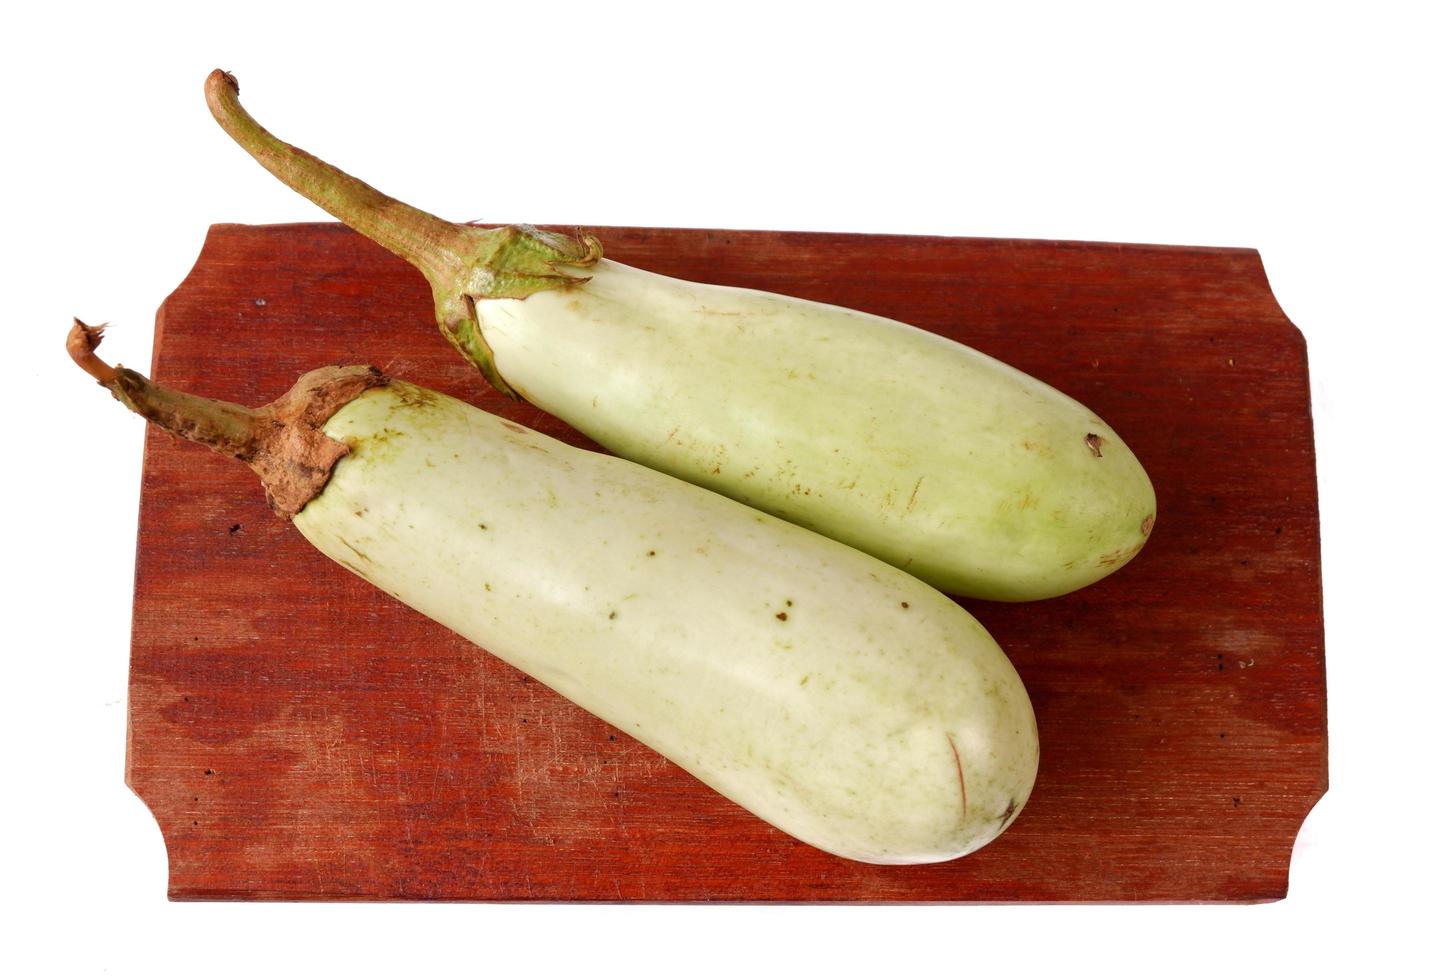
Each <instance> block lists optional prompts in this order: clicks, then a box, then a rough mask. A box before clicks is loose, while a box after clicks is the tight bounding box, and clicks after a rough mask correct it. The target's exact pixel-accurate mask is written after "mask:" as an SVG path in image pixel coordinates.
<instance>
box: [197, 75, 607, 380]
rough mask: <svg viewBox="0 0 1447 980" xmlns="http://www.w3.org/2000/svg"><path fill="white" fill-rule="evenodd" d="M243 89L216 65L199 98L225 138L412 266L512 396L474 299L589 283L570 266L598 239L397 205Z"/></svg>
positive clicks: (445, 318) (448, 328)
mask: <svg viewBox="0 0 1447 980" xmlns="http://www.w3.org/2000/svg"><path fill="white" fill-rule="evenodd" d="M240 91H241V89H240V86H239V85H238V84H237V82H236V79H235V78H234V77H233V76H232V75H230V74H228V73H227V72H224V71H221V70H220V69H219V68H218V69H217V70H216V71H213V72H212V73H211V75H210V77H209V78H207V79H206V104H207V105H208V106H209V107H210V108H211V114H212V115H213V116H215V117H216V121H217V122H218V123H220V124H221V128H222V129H224V130H226V133H227V135H229V136H230V137H231V138H232V139H233V140H235V141H236V142H237V143H238V144H239V145H240V146H241V148H242V149H244V150H245V151H246V152H247V153H250V154H251V155H252V157H254V158H255V159H256V161H257V162H258V163H260V164H261V165H262V166H263V167H265V168H266V169H267V170H269V171H270V172H271V173H272V174H274V175H275V176H276V177H277V178H278V179H280V180H281V181H282V183H284V184H286V185H287V186H288V187H290V188H291V189H292V190H294V191H296V192H297V193H299V194H301V195H302V196H303V197H305V198H307V199H308V200H310V201H312V202H314V203H315V204H317V205H319V206H321V207H322V208H324V209H326V210H327V211H328V212H330V213H331V214H332V215H333V216H334V217H337V218H340V219H341V220H342V221H343V222H345V223H346V224H348V225H350V226H351V227H352V228H354V229H356V230H357V231H359V232H361V233H362V234H364V235H366V236H367V237H368V238H370V239H372V240H373V241H375V242H377V243H378V244H379V245H381V246H383V247H384V248H386V249H388V250H390V251H392V252H393V253H395V254H397V255H399V256H401V257H402V258H404V259H406V260H407V261H408V262H411V263H412V264H413V265H414V266H416V267H417V269H418V270H419V271H421V273H422V274H423V275H424V276H426V277H427V281H428V282H429V283H430V284H431V286H432V297H433V303H434V304H435V307H436V311H435V312H436V315H437V325H438V327H440V328H441V330H442V334H443V336H445V337H446V338H447V340H448V342H449V343H451V344H452V346H453V347H455V348H456V349H457V350H458V352H460V353H461V354H462V356H463V357H466V358H467V359H468V360H470V361H472V363H473V364H474V365H475V366H476V367H477V369H478V370H479V371H481V372H482V374H483V377H485V378H487V380H488V381H489V382H491V383H492V385H493V386H494V387H496V388H497V389H498V390H499V391H501V392H502V393H503V394H506V395H510V396H513V397H516V396H517V393H516V392H515V391H513V389H512V387H511V386H510V385H509V384H508V383H507V381H506V380H505V379H504V378H503V376H502V374H501V372H500V371H499V370H498V367H497V364H496V362H495V360H494V358H493V353H492V349H491V348H490V347H489V346H488V344H487V340H486V338H485V337H484V336H483V331H482V324H481V322H480V321H479V320H478V316H477V310H476V307H475V304H476V302H478V301H479V300H486V299H526V298H527V297H528V296H531V295H532V294H533V293H536V292H540V291H542V290H547V289H566V288H568V287H570V286H577V285H581V284H582V283H585V282H587V281H588V277H587V276H580V275H577V274H576V273H575V272H573V271H571V270H573V269H577V268H581V267H586V266H590V265H592V264H594V263H595V262H597V261H598V259H599V258H601V257H602V255H603V248H602V246H601V245H600V244H599V243H598V240H597V239H596V238H594V237H592V236H591V235H583V236H581V238H579V239H574V238H570V237H568V236H567V235H561V234H558V233H556V232H547V231H539V230H538V229H537V228H533V227H531V226H530V225H510V226H507V227H503V228H477V227H474V226H472V225H461V224H454V223H452V222H450V221H444V220H442V219H441V218H438V217H437V216H435V215H431V214H428V213H427V212H426V211H421V210H418V209H417V208H414V207H412V206H411V205H408V204H403V203H402V202H401V201H397V200H394V199H392V198H390V197H388V196H387V195H386V194H383V193H382V192H381V191H379V190H377V189H376V188H375V187H372V186H370V185H368V184H364V183H362V182H361V181H360V180H358V179H357V178H355V177H352V176H351V175H349V174H346V173H343V172H342V171H341V170H339V169H337V168H336V167H334V166H332V165H331V164H329V163H326V162H324V161H322V160H318V159H317V158H316V157H314V156H312V155H311V154H310V153H307V152H306V151H304V150H300V149H297V148H296V147H295V146H292V145H291V144H289V143H285V142H282V141H281V140H279V139H277V138H276V137H275V136H273V135H272V134H271V133H269V132H267V131H266V129H264V128H263V127H262V126H261V124H260V123H258V122H257V121H256V120H255V119H253V118H251V115H250V114H249V113H247V111H246V110H245V109H243V108H242V107H241V102H240V99H239V95H240Z"/></svg>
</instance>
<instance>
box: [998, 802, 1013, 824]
mask: <svg viewBox="0 0 1447 980" xmlns="http://www.w3.org/2000/svg"><path fill="white" fill-rule="evenodd" d="M1016 806H1017V804H1016V803H1015V799H1014V797H1011V798H1010V802H1009V803H1008V804H1006V806H1005V812H1004V813H1002V814H1000V826H1001V827H1003V826H1005V824H1006V823H1008V822H1009V820H1010V818H1011V817H1013V816H1014V815H1015V809H1016Z"/></svg>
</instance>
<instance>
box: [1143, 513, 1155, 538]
mask: <svg viewBox="0 0 1447 980" xmlns="http://www.w3.org/2000/svg"><path fill="white" fill-rule="evenodd" d="M1155 526H1156V515H1155V514H1152V515H1150V516H1149V517H1147V518H1146V519H1145V520H1143V521H1141V536H1142V537H1147V538H1148V537H1150V535H1151V529H1152V528H1154V527H1155Z"/></svg>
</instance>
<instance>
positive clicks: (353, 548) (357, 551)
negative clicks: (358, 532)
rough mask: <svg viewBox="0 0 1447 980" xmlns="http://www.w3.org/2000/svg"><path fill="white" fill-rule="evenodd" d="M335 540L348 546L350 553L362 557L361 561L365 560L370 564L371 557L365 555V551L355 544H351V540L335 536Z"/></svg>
mask: <svg viewBox="0 0 1447 980" xmlns="http://www.w3.org/2000/svg"><path fill="white" fill-rule="evenodd" d="M337 540H338V541H340V542H341V543H342V544H344V545H346V546H347V547H348V548H350V549H351V551H352V554H354V555H356V556H357V557H358V558H360V559H362V561H364V562H367V563H368V564H372V559H371V558H370V557H369V556H368V555H367V553H366V552H364V551H362V549H360V548H358V547H357V546H356V545H354V544H352V542H350V541H348V540H347V539H346V538H337Z"/></svg>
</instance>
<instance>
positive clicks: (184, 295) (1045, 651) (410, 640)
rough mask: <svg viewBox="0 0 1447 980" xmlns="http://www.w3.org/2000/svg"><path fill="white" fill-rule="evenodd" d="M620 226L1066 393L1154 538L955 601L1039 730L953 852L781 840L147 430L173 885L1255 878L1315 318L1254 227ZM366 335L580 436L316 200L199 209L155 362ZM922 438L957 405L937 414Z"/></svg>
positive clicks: (1145, 884)
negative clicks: (1133, 482)
mask: <svg viewBox="0 0 1447 980" xmlns="http://www.w3.org/2000/svg"><path fill="white" fill-rule="evenodd" d="M589 230H591V231H594V232H595V233H597V234H598V235H599V236H600V237H601V238H602V239H603V241H604V243H605V245H606V247H607V250H608V254H609V255H610V256H611V257H613V258H616V259H619V260H621V261H624V262H628V263H631V264H635V265H639V266H642V267H644V268H648V269H652V270H654V271H658V272H662V273H667V274H671V275H676V276H681V277H684V278H691V279H699V280H704V281H709V282H718V283H726V284H732V285H740V286H751V287H758V288H766V289H771V290H775V291H778V292H783V293H789V294H793V295H797V296H804V297H808V298H812V299H819V300H824V301H828V302H833V303H839V304H843V305H846V306H851V307H856V308H859V309H863V310H868V311H870V312H874V313H879V314H883V315H885V316H891V317H895V318H898V319H901V320H905V321H907V322H910V323H914V324H917V325H919V326H921V327H924V328H926V329H929V330H933V331H936V332H938V333H942V334H945V335H947V336H950V337H953V338H955V339H958V340H960V341H963V342H965V343H968V344H970V345H972V346H974V347H977V348H979V349H980V350H983V351H985V352H986V353H989V354H992V355H994V356H996V357H999V358H1001V359H1003V360H1005V361H1007V362H1009V363H1011V364H1013V365H1015V366H1016V367H1018V368H1021V369H1022V370H1024V371H1027V372H1029V373H1030V374H1033V375H1035V376H1036V377H1039V378H1041V379H1042V380H1044V381H1046V382H1048V383H1050V384H1052V385H1054V386H1056V387H1058V388H1060V389H1061V390H1063V391H1065V392H1066V393H1068V394H1070V395H1072V396H1074V397H1076V398H1078V399H1080V400H1081V401H1083V402H1085V403H1086V404H1088V405H1090V406H1091V407H1092V409H1094V410H1095V411H1096V412H1097V413H1099V414H1100V415H1101V416H1102V417H1103V418H1105V419H1106V420H1107V421H1109V422H1110V424H1111V426H1112V427H1113V428H1115V429H1116V430H1117V431H1118V432H1120V433H1121V435H1122V436H1123V437H1124V438H1126V439H1127V440H1128V441H1129V443H1130V445H1131V446H1132V448H1133V449H1134V450H1135V452H1136V454H1137V456H1139V458H1140V459H1141V461H1142V463H1143V464H1144V465H1145V467H1146V469H1147V471H1148V472H1149V473H1150V474H1151V477H1152V479H1153V481H1154V482H1155V486H1156V491H1157V494H1158V497H1159V508H1160V516H1159V520H1158V522H1157V525H1156V529H1155V531H1154V533H1153V535H1152V537H1151V540H1150V543H1149V545H1148V546H1147V547H1146V549H1145V551H1144V553H1142V554H1141V556H1140V557H1138V558H1137V559H1136V560H1135V561H1133V562H1132V563H1131V564H1130V565H1129V566H1127V567H1126V568H1125V569H1124V570H1122V571H1121V572H1119V573H1117V574H1115V575H1113V576H1111V577H1110V578H1108V579H1106V580H1105V581H1104V582H1101V583H1100V584H1098V585H1095V586H1092V587H1090V588H1087V589H1085V590H1083V591H1081V592H1078V593H1075V594H1074V595H1071V596H1067V597H1064V598H1061V599H1054V600H1050V601H1047V602H1039V603H1029V604H1025V605H1004V604H992V603H984V602H967V603H966V605H967V606H968V608H969V609H970V610H971V611H972V612H974V613H975V614H976V615H977V616H978V617H979V618H980V619H981V620H982V621H983V622H984V623H985V625H986V626H987V627H988V628H989V629H990V631H991V632H992V633H993V634H994V636H995V637H996V638H997V639H998V640H999V642H1000V643H1001V645H1002V646H1003V647H1004V648H1005V650H1006V652H1007V653H1008V654H1009V655H1010V657H1011V658H1012V660H1013V661H1014V662H1015V664H1016V666H1017V668H1018V669H1019V671H1020V674H1021V676H1022V677H1023V679H1024V681H1025V684H1026V686H1027V687H1028V689H1029V691H1030V694H1031V697H1032V699H1033V701H1034V704H1035V709H1036V713H1037V715H1038V719H1039V725H1040V741H1041V746H1042V758H1041V768H1040V775H1039V780H1038V782H1037V784H1036V787H1035V791H1034V795H1033V796H1032V798H1031V800H1030V803H1029V805H1028V806H1027V807H1026V808H1025V810H1024V812H1023V814H1022V815H1021V817H1020V818H1019V819H1018V821H1017V822H1016V823H1015V825H1014V826H1013V827H1012V828H1011V829H1010V830H1009V831H1008V832H1007V833H1006V834H1005V835H1004V836H1003V837H1001V838H1000V839H999V840H997V841H996V842H995V843H993V844H991V845H990V846H989V847H987V848H985V849H984V850H982V851H980V852H978V853H976V854H974V855H971V856H969V857H967V858H964V859H961V860H958V861H953V862H948V863H945V864H940V865H929V866H920V867H904V868H897V867H875V866H870V865H863V864H856V863H852V862H849V861H845V860H842V859H839V858H834V857H831V856H829V855H827V854H824V853H822V852H819V851H816V850H813V849H812V848H809V847H807V846H805V845H803V844H799V843H797V842H795V841H793V840H792V839H790V838H788V837H787V836H785V835H784V834H782V833H780V832H778V831H776V830H774V829H773V828H771V827H769V826H768V825H766V824H764V823H763V822H762V821H759V820H757V819H756V818H754V817H752V816H750V815H749V814H748V813H746V812H744V811H743V810H741V809H740V808H738V807H737V806H735V805H734V804H732V803H730V802H729V801H727V800H725V799H723V798H722V797H720V796H718V795H717V794H715V793H713V792H712V791H711V790H709V789H707V788H705V787H704V786H703V785H702V784H701V783H699V782H697V781H696V780H694V779H693V778H692V777H690V776H688V775H687V774H685V773H684V772H683V771H682V770H680V769H678V768H676V767H675V766H673V765H672V764H671V763H669V762H667V761H665V760H664V759H662V758H661V757H659V756H657V755H656V754H654V753H653V752H652V751H650V750H648V749H646V748H644V747H643V746H641V745H639V744H638V743H636V742H634V741H633V740H631V739H630V738H628V737H627V736H626V735H623V734H622V733H620V732H618V731H616V730H614V729H612V728H611V727H609V726H608V725H606V724H604V723H603V722H601V721H598V720H597V719H595V718H593V717H591V716H589V715H587V714H586V713H584V712H583V711H581V710H580V709H578V708H576V707H574V706H573V705H571V704H569V703H568V702H566V701H564V700H563V699H561V698H560V697H558V696H557V695H555V694H554V693H553V692H551V691H550V690H548V689H547V688H545V687H543V686H542V685H540V684H538V683H535V682H533V681H531V680H530V679H529V678H527V677H525V676H524V675H522V674H520V673H519V672H518V671H516V670H514V669H513V668H511V667H508V666H507V665H505V664H503V663H501V662H500V661H498V660H496V659H494V658H492V657H489V656H486V655H484V654H483V653H482V652H481V651H479V650H478V649H477V648H476V647H474V646H472V645H471V644H469V643H468V642H466V641H465V640H462V639H461V638H459V637H457V636H455V635H453V634H451V633H449V632H448V631H447V630H445V629H443V628H442V627H440V626H437V625H435V624H434V623H431V622H430V621H428V620H426V619H425V618H423V617H422V616H420V615H418V614H416V613H414V612H412V611H411V610H409V609H407V608H405V607H403V606H402V605H400V604H399V603H397V602H395V601H394V600H392V599H391V598H390V597H388V596H386V595H384V594H382V593H381V592H378V591H376V590H373V589H372V588H371V587H370V586H368V585H366V584H365V583H364V582H362V581H360V580H359V579H357V578H355V577H354V576H352V575H350V574H348V573H347V572H345V571H344V570H342V569H340V568H338V567H336V566H334V565H332V564H331V563H330V562H329V561H328V560H327V559H325V558H323V557H322V556H321V555H320V554H318V553H317V552H315V551H314V550H312V548H311V547H310V546H309V545H308V544H307V543H306V542H305V541H304V540H303V539H302V537H301V536H300V535H299V534H297V533H296V532H295V531H294V530H293V529H292V528H291V527H289V526H288V524H287V523H286V522H283V521H281V520H279V519H277V518H275V517H274V516H273V515H272V514H271V513H270V512H269V511H268V510H267V508H266V505H265V503H264V502H263V500H262V495H261V492H260V489H259V487H258V485H257V483H256V481H255V479H254V478H253V477H252V476H251V474H250V473H249V472H248V471H247V470H246V469H245V468H244V467H241V466H238V465H236V464H234V463H231V462H228V461H226V460H223V459H221V458H220V457H217V456H214V455H212V454H210V453H208V452H206V451H204V450H201V449H198V448H196V447H193V446H189V445H182V444H180V443H177V442H175V441H174V440H172V439H171V438H169V437H167V436H165V435H162V434H159V433H156V432H151V433H150V434H149V435H148V436H147V440H146V450H145V453H146V455H145V471H144V478H143V489H142V499H141V513H140V532H139V534H140V537H139V547H138V552H137V562H136V593H135V620H134V630H133V641H132V654H131V686H130V706H129V733H128V738H129V744H128V752H127V771H126V779H127V782H128V783H129V784H130V786H131V787H132V788H134V790H135V791H136V793H137V794H138V795H140V797H141V798H142V799H143V800H145V802H146V803H147V804H148V805H149V806H150V808H151V810H152V812H153V813H154V814H155V816H156V819H157V821H158V822H159V824H160V827H161V830H162V833H163V834H164V836H165V840H166V846H167V849H168V852H169V855H170V894H171V896H172V897H173V898H178V899H198V898H248V899H357V900H366V899H370V900H375V899H454V900H456V899H461V900H592V901H615V900H624V901H635V900H636V901H791V902H811V901H830V902H834V901H842V902H894V901H906V902H921V901H991V902H1002V901H1034V902H1097V901H1108V902H1137V901H1142V902H1143V901H1149V902H1162V901H1238V902H1239V901H1264V900H1270V899H1274V898H1278V897H1280V896H1282V895H1284V894H1285V892H1286V887H1287V872H1288V866H1289V862H1290V857H1291V849H1292V844H1293V842H1294V840H1295V837H1296V834H1297V831H1298V828H1299V827H1300V825H1301V822H1302V820H1303V818H1304V817H1305V815H1306V813H1307V812H1308V811H1309V810H1310V808H1311V807H1312V805H1313V804H1314V803H1315V802H1316V800H1317V799H1319V798H1320V796H1321V795H1322V793H1323V792H1325V790H1326V783H1327V774H1326V688H1325V675H1324V658H1323V634H1322V608H1321V578H1320V543H1319V529H1318V520H1317V505H1316V482H1315V458H1314V453H1313V444H1312V429H1311V413H1310V403H1309V389H1308V384H1307V367H1306V349H1305V344H1304V342H1303V340H1302V337H1301V335H1300V333H1299V332H1298V331H1297V330H1296V329H1295V328H1294V327H1293V326H1292V325H1291V324H1290V323H1289V322H1288V321H1287V320H1286V318H1285V316H1284V315H1283V314H1282V312H1281V310H1280V309H1279V307H1278V306H1277V304H1276V302H1275V300H1274V299H1273V297H1272V295H1271V292H1270V289H1269V287H1268V285H1267V283H1266V278H1265V275H1264V272H1263V270H1262V266H1261V262H1260V259H1259V257H1258V256H1257V254H1256V253H1255V252H1253V251H1249V250H1236V249H1205V248H1167V247H1156V246H1133V245H1100V244H1080V243H1068V242H1047V241H996V240H984V239H943V238H921V237H893V236H878V235H870V236H860V235H839V234H794V233H773V232H736V231H699V230H659V229H638V228H598V229H589ZM363 362H370V363H375V364H377V365H378V366H380V367H382V368H383V369H384V370H386V371H388V372H390V373H393V374H395V375H397V376H400V377H405V378H408V379H409V380H412V381H416V382H418V383H420V384H423V385H427V386H429V387H433V388H437V389H439V390H442V391H446V392H448V393H450V394H454V395H457V396H459V397H462V398H466V399H468V400H469V401H472V402H473V403H475V404H477V405H480V406H482V407H484V408H486V409H487V410H489V411H492V412H496V413H498V414H501V415H504V416H506V417H509V418H512V419H515V420H516V421H518V422H520V423H523V424H525V425H529V426H532V427H534V428H537V429H540V430H542V431H544V432H547V433H549V434H550V435H554V436H558V437H560V438H562V439H565V440H567V441H569V442H571V443H574V444H576V445H589V443H588V442H587V441H586V440H584V439H583V438H581V437H580V436H578V435H577V434H576V433H573V432H572V431H571V430H570V429H568V428H567V427H566V426H564V425H563V424H562V423H560V422H558V421H557V420H555V419H553V418H551V417H550V416H547V415H546V414H544V413H543V412H541V411H539V410H537V409H535V408H533V407H531V406H529V405H526V404H522V403H515V402H509V401H507V400H505V399H503V398H502V397H501V396H498V395H496V394H495V393H493V392H491V390H490V389H488V388H486V386H485V384H484V383H483V382H482V380H481V378H480V377H479V376H478V375H477V374H476V373H475V371H474V370H473V369H472V368H471V367H470V366H468V365H467V364H466V363H464V362H463V361H462V359H461V358H459V357H457V356H456V355H455V354H454V353H453V352H452V350H451V349H450V348H449V347H448V346H447V345H446V344H445V343H444V342H443V340H442V339H441V337H440V336H439V335H438V334H437V331H436V328H435V327H434V326H433V322H432V314H431V304H430V298H429V294H428V290H427V287H426V285H425V284H424V282H423V280H422V278H421V277H420V276H419V275H417V274H416V273H415V272H413V271H412V269H411V268H410V267H409V266H407V265H405V264H404V263H402V262H401V261H400V260H398V259H395V258H393V257H392V256H391V255H390V254H388V253H386V252H384V251H383V250H381V249H380V248H378V247H376V246H374V245H372V244H371V243H369V242H367V241H366V240H364V239H362V238H361V237H359V236H357V235H355V234H353V233H352V232H350V231H347V230H346V229H344V228H342V227H341V226H339V225H291V226H269V227H248V226H238V225H220V226H216V227H214V228H213V229H212V230H211V234H210V236H209V237H208V239H207V241H206V244H205V247H204V248H203V250H202V253H201V256H200V259H199V260H198V262H197V265H196V268H195V269H194V270H193V271H192V273H191V275H190V276H189V277H188V278H187V279H186V281H185V282H184V283H183V284H182V285H181V286H180V288H178V289H177V291H176V292H175V293H174V294H173V295H172V296H171V297H170V298H169V299H167V300H166V302H165V304H164V306H163V307H162V309H161V311H160V314H159V316H158V318H157V336H156V344H155V359H154V363H153V366H152V373H153V375H154V376H155V377H156V378H157V379H158V380H160V381H162V382H165V383H168V384H174V385H179V386H184V387H186V388H189V389H191V390H194V391H197V392H199V393H201V394H205V395H211V396H215V397H222V398H227V399H230V400H233V401H240V402H244V403H248V404H257V403H260V402H263V401H266V400H269V399H271V398H272V397H274V396H275V395H277V394H279V393H280V392H282V391H284V390H285V389H286V388H287V387H288V386H289V385H290V384H291V382H292V381H293V380H294V379H295V378H296V376H297V375H298V374H300V373H301V372H302V371H304V370H307V369H309V368H313V367H318V366H320V365H322V364H326V363H363ZM940 424H941V430H942V437H945V438H947V437H948V436H947V433H948V426H949V420H948V419H942V420H940Z"/></svg>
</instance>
